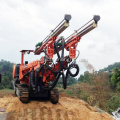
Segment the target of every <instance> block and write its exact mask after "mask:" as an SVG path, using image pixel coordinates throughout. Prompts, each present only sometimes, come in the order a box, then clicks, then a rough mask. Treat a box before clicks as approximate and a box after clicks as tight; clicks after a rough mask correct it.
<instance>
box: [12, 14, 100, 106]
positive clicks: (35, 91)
mask: <svg viewBox="0 0 120 120" xmlns="http://www.w3.org/2000/svg"><path fill="white" fill-rule="evenodd" d="M70 20H71V15H65V16H64V19H63V20H62V21H61V22H60V23H59V24H58V25H57V26H56V27H55V28H54V29H53V30H52V31H51V33H50V34H49V35H48V36H47V37H46V38H45V39H44V40H43V41H41V42H39V43H38V44H36V46H35V50H21V51H20V52H21V64H13V86H14V90H15V96H18V98H19V99H20V101H21V102H23V103H28V102H30V99H32V98H45V99H48V100H50V101H51V102H52V103H53V104H56V103H58V100H59V92H58V89H57V88H55V86H56V84H57V82H58V80H59V78H60V77H61V78H62V80H63V88H64V89H66V87H67V78H68V75H70V76H72V77H76V76H77V75H78V73H79V65H78V64H76V59H77V58H78V56H79V50H77V49H76V48H77V45H78V43H79V42H80V39H81V37H82V36H84V35H85V34H87V33H88V32H90V31H91V30H93V29H94V28H96V27H97V23H98V21H99V20H100V16H98V15H95V16H94V17H93V18H92V19H91V20H90V21H89V22H87V23H86V24H85V25H83V26H82V27H81V28H79V29H78V30H76V31H75V32H74V33H73V34H71V35H70V36H69V37H67V38H64V37H63V36H61V37H58V36H59V35H60V34H61V33H62V32H63V31H64V30H65V29H66V28H68V26H69V21H70ZM65 50H66V51H68V55H67V56H65V55H64V53H65ZM76 51H77V55H76ZM31 52H33V53H34V55H41V53H44V56H42V57H41V58H40V59H39V60H36V61H33V62H31V63H28V61H25V62H24V55H25V53H28V54H29V53H31ZM54 55H56V56H57V58H56V62H54V61H53V56H54ZM73 68H74V69H76V70H75V73H73V72H72V69H73Z"/></svg>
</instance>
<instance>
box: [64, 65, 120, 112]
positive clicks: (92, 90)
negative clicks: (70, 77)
mask: <svg viewBox="0 0 120 120" xmlns="http://www.w3.org/2000/svg"><path fill="white" fill-rule="evenodd" d="M117 65H118V66H117ZM119 65H120V64H119V63H115V64H114V65H109V67H108V68H106V69H103V70H100V71H98V72H93V73H89V72H88V71H86V72H85V73H84V74H83V75H80V77H79V78H78V83H77V84H74V85H72V86H71V88H68V89H67V90H68V91H67V92H66V93H67V94H68V95H70V96H75V97H76V96H77V97H78V98H80V99H83V100H85V101H86V102H88V103H89V104H90V105H92V106H97V107H99V108H101V109H103V110H105V111H107V112H109V113H111V112H113V111H115V110H116V109H117V108H118V107H120V69H119ZM111 66H112V67H111ZM114 66H115V67H116V68H114ZM112 68H113V69H112ZM104 70H105V71H104ZM106 70H107V72H106Z"/></svg>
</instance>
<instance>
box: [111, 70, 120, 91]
mask: <svg viewBox="0 0 120 120" xmlns="http://www.w3.org/2000/svg"><path fill="white" fill-rule="evenodd" d="M113 71H114V73H113V76H112V77H111V83H112V86H113V87H114V88H115V89H116V90H117V91H120V69H118V68H114V69H113Z"/></svg>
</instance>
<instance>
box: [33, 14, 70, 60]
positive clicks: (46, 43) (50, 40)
mask: <svg viewBox="0 0 120 120" xmlns="http://www.w3.org/2000/svg"><path fill="white" fill-rule="evenodd" d="M70 19H71V15H65V17H64V19H63V20H62V21H61V22H60V23H59V24H58V25H57V26H56V27H55V28H54V29H53V30H52V31H51V33H50V34H49V35H48V36H47V37H46V38H45V39H44V40H43V41H42V42H41V43H39V44H37V45H36V50H35V51H34V53H35V54H40V53H41V52H43V51H44V50H45V49H47V54H48V55H49V57H50V58H52V57H53V54H54V48H53V44H54V43H55V40H56V39H57V36H58V35H59V34H61V33H62V32H63V31H64V30H65V29H66V28H67V27H68V26H69V21H70Z"/></svg>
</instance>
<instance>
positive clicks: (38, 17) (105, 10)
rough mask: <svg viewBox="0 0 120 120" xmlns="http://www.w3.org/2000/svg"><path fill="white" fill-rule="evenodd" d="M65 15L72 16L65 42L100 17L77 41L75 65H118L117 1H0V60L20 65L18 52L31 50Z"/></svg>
mask: <svg viewBox="0 0 120 120" xmlns="http://www.w3.org/2000/svg"><path fill="white" fill-rule="evenodd" d="M65 14H71V16H72V19H71V21H70V27H69V28H67V29H66V30H65V31H64V32H63V34H61V35H62V36H63V35H64V37H65V38H66V37H67V36H69V35H70V34H71V33H73V31H74V30H76V29H78V28H79V27H81V26H82V25H83V24H85V23H86V22H88V21H89V20H90V19H91V18H92V17H93V15H96V14H97V15H100V16H101V20H100V21H99V23H98V27H97V28H96V29H94V30H93V31H91V32H90V33H88V34H87V35H86V36H84V37H83V38H82V39H81V42H80V43H79V45H78V49H79V50H80V56H79V58H78V61H79V60H80V59H86V60H88V62H89V63H91V64H92V65H93V66H94V68H95V69H96V70H99V69H101V68H104V67H106V66H108V65H109V64H113V63H114V62H120V51H119V49H120V33H119V32H120V0H99V1H98V0H0V59H4V60H7V61H11V62H14V63H20V58H21V56H20V52H19V51H20V50H22V49H33V50H34V48H35V44H36V43H37V42H39V41H42V40H43V39H44V38H45V37H46V36H47V35H48V34H49V33H50V30H51V29H53V28H54V27H55V26H56V25H57V24H58V23H59V22H60V21H61V20H62V19H63V17H64V15H65ZM38 58H39V57H38ZM32 60H33V59H31V60H30V61H32ZM78 64H79V65H80V66H81V71H83V69H84V68H83V65H82V63H81V62H78Z"/></svg>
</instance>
